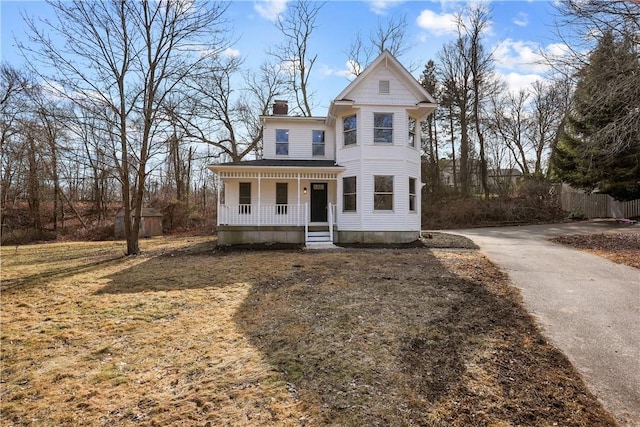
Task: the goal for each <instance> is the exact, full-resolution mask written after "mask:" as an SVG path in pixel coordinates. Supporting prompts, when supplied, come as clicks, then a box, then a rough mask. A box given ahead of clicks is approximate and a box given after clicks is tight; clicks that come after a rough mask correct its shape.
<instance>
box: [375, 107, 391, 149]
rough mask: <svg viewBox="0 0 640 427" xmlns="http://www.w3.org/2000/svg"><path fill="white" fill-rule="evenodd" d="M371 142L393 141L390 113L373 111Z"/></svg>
mask: <svg viewBox="0 0 640 427" xmlns="http://www.w3.org/2000/svg"><path fill="white" fill-rule="evenodd" d="M373 142H383V143H387V144H392V143H393V114H392V113H373Z"/></svg>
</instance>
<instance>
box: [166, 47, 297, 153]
mask: <svg viewBox="0 0 640 427" xmlns="http://www.w3.org/2000/svg"><path fill="white" fill-rule="evenodd" d="M241 74H242V60H241V59H240V58H236V57H224V56H220V57H217V58H210V59H209V60H208V61H207V63H206V67H205V68H204V69H203V71H202V72H201V73H200V74H198V75H196V76H194V77H193V78H191V79H189V80H188V81H185V82H184V85H185V86H187V88H188V89H187V90H186V91H185V93H186V94H187V95H186V96H185V97H184V99H182V100H180V101H179V102H174V103H173V105H175V108H173V109H172V113H171V114H172V115H173V116H174V117H175V118H176V120H177V121H178V122H179V123H180V126H181V127H182V130H183V132H184V133H185V137H186V138H188V139H189V140H192V141H197V142H202V143H205V144H208V145H210V146H212V147H214V148H215V149H216V152H215V153H214V154H213V155H214V156H215V157H221V156H222V157H224V158H226V159H229V160H231V161H240V160H242V159H244V158H245V157H247V156H248V155H250V154H251V153H258V152H260V150H261V148H260V143H261V141H262V122H261V120H260V116H261V115H266V114H267V113H268V110H269V108H270V106H271V104H272V103H273V101H274V99H275V97H276V96H278V94H279V93H280V92H281V91H282V90H283V89H284V86H285V83H286V82H285V78H284V75H283V73H281V72H280V71H279V66H277V65H275V64H269V63H265V64H263V65H262V66H261V67H260V70H259V71H258V72H249V73H246V74H245V75H244V77H242V75H241ZM240 79H243V81H244V85H242V86H241V87H240V88H239V89H236V87H238V86H239V85H238V81H242V80H240Z"/></svg>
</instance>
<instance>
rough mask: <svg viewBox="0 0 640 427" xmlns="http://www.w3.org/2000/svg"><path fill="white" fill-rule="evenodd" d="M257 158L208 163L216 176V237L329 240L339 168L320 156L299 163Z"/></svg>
mask: <svg viewBox="0 0 640 427" xmlns="http://www.w3.org/2000/svg"><path fill="white" fill-rule="evenodd" d="M256 162H260V161H253V162H238V163H237V164H225V165H212V166H210V169H211V170H213V171H214V172H216V174H217V177H218V180H219V185H218V206H217V208H218V218H217V225H218V241H219V243H221V244H240V243H269V242H282V243H301V244H302V243H305V244H306V243H309V242H313V241H323V242H332V241H333V233H334V229H335V228H336V227H337V223H336V197H337V196H336V195H337V179H338V175H339V173H340V172H341V171H342V170H343V168H341V167H340V166H336V165H335V164H333V163H332V164H331V165H328V164H326V163H327V162H322V163H321V164H318V163H320V162H319V161H315V162H313V161H305V162H303V163H304V166H302V167H301V166H299V165H297V166H293V165H289V166H283V165H280V166H264V165H263V167H256V166H258V165H256ZM248 163H253V166H254V167H249V165H248Z"/></svg>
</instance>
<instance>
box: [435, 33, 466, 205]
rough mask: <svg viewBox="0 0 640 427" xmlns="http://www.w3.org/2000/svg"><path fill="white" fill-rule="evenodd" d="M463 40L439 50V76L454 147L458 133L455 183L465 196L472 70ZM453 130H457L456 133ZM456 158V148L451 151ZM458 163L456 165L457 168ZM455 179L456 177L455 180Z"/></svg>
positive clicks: (453, 42)
mask: <svg viewBox="0 0 640 427" xmlns="http://www.w3.org/2000/svg"><path fill="white" fill-rule="evenodd" d="M462 43H463V41H462V40H460V39H458V40H454V41H451V42H449V43H447V44H445V45H444V46H443V47H442V48H441V49H440V51H439V52H438V59H439V67H438V72H439V79H440V81H442V82H443V86H444V88H443V96H442V98H443V105H444V106H445V107H446V108H448V113H449V116H448V117H449V121H450V131H451V145H452V148H453V149H455V140H456V136H457V134H458V132H459V135H460V147H459V162H458V165H455V163H454V171H456V170H457V173H458V175H457V177H455V176H454V178H457V181H458V183H459V184H460V190H461V192H462V195H464V196H467V195H469V194H470V191H471V164H470V161H469V157H470V153H471V152H472V148H471V146H470V140H469V126H470V119H471V110H472V81H471V69H470V67H469V65H468V63H467V62H466V61H464V59H463V58H462V56H461V55H460V53H459V52H460V49H461V48H462V47H463V44H462ZM456 129H457V130H458V132H456ZM454 159H455V151H454ZM456 166H457V168H456ZM454 180H455V179H454Z"/></svg>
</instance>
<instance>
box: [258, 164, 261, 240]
mask: <svg viewBox="0 0 640 427" xmlns="http://www.w3.org/2000/svg"><path fill="white" fill-rule="evenodd" d="M261 184H262V172H258V227H259V226H260V219H261V218H262V212H261V207H262V200H261V198H262V188H261Z"/></svg>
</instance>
